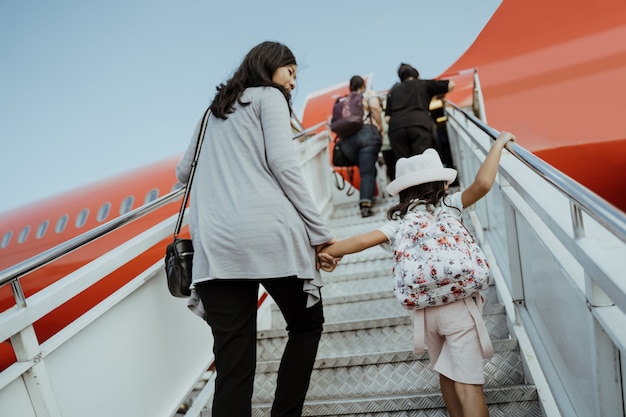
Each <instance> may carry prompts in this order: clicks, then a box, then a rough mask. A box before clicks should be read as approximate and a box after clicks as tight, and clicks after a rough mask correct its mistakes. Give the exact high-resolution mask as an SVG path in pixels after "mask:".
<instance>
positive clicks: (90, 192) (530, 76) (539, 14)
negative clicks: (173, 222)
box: [0, 0, 626, 370]
mask: <svg viewBox="0 0 626 417" xmlns="http://www.w3.org/2000/svg"><path fill="white" fill-rule="evenodd" d="M555 22H557V23H558V24H555ZM581 22H585V23H584V24H581ZM529 26H532V30H530V31H529V30H527V28H528V27H529ZM522 34H523V36H522ZM622 39H626V3H625V2H624V1H623V0H605V1H603V7H602V8H600V7H597V5H596V4H595V3H576V4H570V3H568V2H563V1H555V2H545V1H542V0H528V1H504V2H503V3H502V4H501V6H500V7H499V8H498V9H497V10H496V12H495V13H494V15H493V17H492V18H491V20H490V21H489V22H488V23H487V25H486V26H485V28H484V29H483V31H482V32H481V33H480V34H479V36H478V37H477V39H476V41H475V42H474V43H473V44H472V46H471V47H470V48H469V49H468V50H467V51H466V52H465V53H464V54H463V55H462V56H461V57H460V58H459V59H458V60H457V61H456V62H455V63H454V64H452V65H451V66H450V67H449V68H448V69H447V70H446V71H444V72H443V73H442V74H441V75H440V76H438V77H437V78H441V79H453V80H455V83H456V85H457V87H456V88H455V90H454V91H453V92H452V93H450V94H449V95H448V96H447V98H448V99H449V100H450V101H453V102H455V103H457V104H459V105H461V106H468V107H471V106H472V105H473V103H474V99H473V98H474V94H475V93H476V92H475V91H474V89H473V85H474V84H473V80H474V78H473V77H474V75H475V74H476V73H477V74H478V79H479V80H480V85H481V88H482V94H483V96H484V99H485V102H486V103H487V106H488V108H487V114H488V117H489V124H490V125H492V126H493V127H495V128H501V129H506V130H509V131H512V132H515V134H516V135H517V136H518V138H519V143H520V144H521V145H522V146H524V147H525V148H526V149H528V150H530V151H532V152H533V153H535V154H536V155H537V156H539V157H541V158H543V159H544V160H545V161H547V162H548V163H550V164H552V165H553V166H555V167H557V168H558V169H560V170H561V171H563V172H564V173H566V174H568V175H569V176H571V177H572V178H574V179H575V180H577V181H578V182H580V183H581V184H583V185H585V186H586V187H588V188H589V189H591V190H593V191H594V192H596V193H597V194H598V195H600V196H601V197H602V198H604V199H606V200H607V201H609V202H611V203H612V204H614V205H615V206H616V207H618V208H620V209H621V210H622V211H626V195H624V193H615V192H614V191H615V190H621V189H624V187H626V175H624V172H626V152H624V149H626V129H625V128H624V125H623V122H622V117H623V116H622V114H621V113H622V106H621V105H620V103H621V101H622V99H623V97H624V96H626V84H625V83H623V77H624V74H626V58H625V56H626V44H625V43H624V42H621V41H619V40H622ZM616 40H617V41H616ZM345 92H346V86H345V85H339V86H337V87H334V88H330V89H326V90H323V91H320V92H317V93H314V94H311V95H310V96H309V97H307V101H306V105H305V108H304V112H303V114H302V117H300V119H299V121H300V122H299V123H300V124H301V125H302V126H303V127H305V128H306V127H311V126H319V129H323V128H324V127H323V125H324V122H326V121H327V120H328V117H329V116H330V112H331V109H332V103H333V102H334V100H335V99H336V97H337V96H338V95H339V94H343V93H345ZM381 94H382V92H381ZM475 113H480V109H475ZM482 116H485V115H482ZM179 158H180V155H175V156H172V157H170V158H167V159H164V160H162V161H159V162H157V163H154V164H151V165H148V166H145V167H140V168H138V169H136V170H133V171H130V172H127V173H125V174H122V175H117V176H114V177H112V178H109V179H107V180H104V181H99V182H96V183H94V184H90V185H88V186H84V187H80V188H77V189H75V190H72V191H69V192H66V193H62V194H59V195H57V196H54V197H51V198H47V199H44V200H41V201H37V202H35V203H32V204H29V205H27V206H24V207H19V208H16V209H14V210H11V211H8V212H6V213H4V214H3V215H2V217H1V218H0V270H6V269H7V268H10V267H12V266H14V265H16V264H18V263H19V262H22V261H25V260H27V259H29V258H31V257H32V256H35V255H38V254H40V253H42V252H44V251H46V250H49V249H50V248H53V247H55V246H56V245H58V244H60V243H63V242H66V241H68V240H69V239H72V238H74V237H76V236H78V235H80V234H82V233H84V232H86V231H88V230H91V229H93V228H94V227H97V226H100V225H102V224H104V223H106V222H107V221H110V220H111V219H114V218H116V217H118V216H120V215H122V214H125V213H128V212H129V211H131V210H133V209H136V208H137V207H139V206H141V205H143V204H145V203H147V202H150V201H153V200H154V199H156V198H157V197H160V196H163V195H165V194H167V193H169V192H170V191H172V190H174V189H176V188H177V187H178V185H177V180H176V178H175V176H174V172H175V166H176V163H177V162H178V160H179ZM337 172H338V173H339V174H341V175H344V174H345V172H344V171H342V169H340V168H338V169H337ZM354 181H355V184H354V185H355V187H358V177H357V178H356V179H355V180H354ZM179 204H180V203H179V202H172V203H171V204H167V205H165V206H164V207H162V208H161V209H159V210H157V211H156V212H155V213H153V214H151V215H150V216H148V217H147V218H145V219H142V220H140V221H137V222H133V223H130V224H128V225H126V226H124V227H123V228H122V229H121V230H119V231H116V232H114V233H112V234H110V235H108V236H106V238H102V239H99V240H96V241H95V242H93V243H91V244H90V245H88V246H86V247H84V248H81V249H79V250H77V251H75V252H72V253H70V254H68V255H67V256H65V257H62V258H60V259H59V260H57V261H54V262H52V263H50V264H47V265H45V266H44V267H42V268H40V269H38V270H35V271H32V272H30V273H29V274H27V275H25V276H23V277H22V278H20V282H21V284H22V287H23V290H24V293H25V296H26V297H28V296H30V295H32V294H35V293H36V292H37V291H39V290H41V289H42V288H45V287H46V286H48V285H50V284H51V283H53V282H55V281H57V280H59V279H60V278H61V277H63V276H66V275H67V274H68V273H69V272H71V271H73V270H75V269H77V268H78V267H80V266H82V265H85V264H86V263H88V262H89V261H91V260H93V259H95V258H96V257H98V256H99V255H100V254H102V253H105V252H106V251H107V250H109V249H110V248H113V247H116V246H118V245H120V244H121V243H122V242H124V241H126V240H128V239H129V238H130V237H132V236H135V235H136V234H137V233H139V232H140V231H142V230H146V229H147V228H148V227H150V226H152V225H155V224H157V223H159V222H160V221H162V220H164V219H165V218H168V217H170V216H172V215H173V214H175V213H176V212H177V211H178V209H179ZM166 243H168V240H164V241H162V242H160V243H159V244H157V245H155V246H154V247H152V248H150V249H149V250H147V251H146V252H145V254H144V255H142V256H140V257H138V258H137V259H135V260H133V261H131V262H129V263H128V264H126V265H124V266H123V267H121V268H119V269H118V270H116V271H114V272H113V273H111V274H109V275H108V276H107V277H106V278H104V279H103V280H101V281H100V282H98V283H97V284H95V285H93V286H92V287H90V288H88V289H87V290H86V291H84V292H83V293H81V294H80V295H79V296H77V297H75V299H72V300H70V301H68V302H67V303H65V304H64V305H63V306H62V307H61V308H59V309H57V310H56V311H54V312H53V313H51V314H49V315H48V316H46V317H44V318H42V319H41V320H39V321H38V322H37V323H36V324H35V331H36V333H37V336H38V338H39V339H40V341H45V340H46V339H47V338H49V337H50V336H51V335H53V334H55V333H56V332H58V331H59V330H61V329H62V328H63V327H65V326H66V325H67V324H69V323H71V322H72V321H73V320H75V319H76V318H77V317H79V316H80V315H81V314H83V313H84V312H86V311H87V310H89V308H91V307H92V306H94V305H96V304H97V303H98V302H100V301H101V300H103V299H105V298H106V297H107V296H108V295H110V294H112V293H113V292H114V291H115V290H117V289H118V288H120V287H121V286H122V285H124V284H125V283H126V282H127V281H128V279H129V278H130V277H134V276H136V275H137V271H141V270H142V269H143V268H145V267H146V265H152V264H153V263H154V262H156V261H157V260H158V259H160V258H162V257H163V255H164V247H165V244H166ZM11 308H17V307H16V306H15V300H14V296H13V294H12V291H11V286H9V285H5V286H4V287H1V288H0V312H2V311H5V310H7V309H11ZM14 361H15V357H14V355H13V350H12V347H11V346H10V342H9V341H4V342H2V343H0V370H3V369H5V368H7V367H8V366H9V365H10V364H11V363H13V362H14Z"/></svg>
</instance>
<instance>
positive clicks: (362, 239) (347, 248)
mask: <svg viewBox="0 0 626 417" xmlns="http://www.w3.org/2000/svg"><path fill="white" fill-rule="evenodd" d="M387 241H388V239H387V236H385V234H384V233H383V232H381V231H380V230H374V231H372V232H368V233H363V234H360V235H356V236H352V237H349V238H347V239H343V240H338V241H336V242H334V243H331V244H330V245H328V246H326V247H324V248H323V249H322V253H327V254H329V255H330V256H332V257H334V258H340V257H342V256H344V255H347V254H349V253H356V252H361V251H362V250H364V249H367V248H371V247H372V246H376V245H380V244H381V243H385V242H387Z"/></svg>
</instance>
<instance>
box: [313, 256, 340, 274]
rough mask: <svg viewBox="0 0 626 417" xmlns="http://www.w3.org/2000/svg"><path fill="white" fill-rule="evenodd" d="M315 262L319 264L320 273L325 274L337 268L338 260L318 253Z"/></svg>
mask: <svg viewBox="0 0 626 417" xmlns="http://www.w3.org/2000/svg"><path fill="white" fill-rule="evenodd" d="M317 260H318V262H319V264H320V268H321V269H322V271H326V272H333V271H334V270H335V268H336V267H337V263H338V262H339V258H333V257H332V256H330V255H329V254H327V253H325V252H320V253H318V254H317Z"/></svg>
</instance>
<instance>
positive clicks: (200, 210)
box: [176, 87, 332, 315]
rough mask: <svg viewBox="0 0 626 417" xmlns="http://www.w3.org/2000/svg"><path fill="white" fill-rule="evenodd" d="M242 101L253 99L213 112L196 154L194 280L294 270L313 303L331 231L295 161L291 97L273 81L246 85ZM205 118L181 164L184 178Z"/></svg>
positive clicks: (192, 203)
mask: <svg viewBox="0 0 626 417" xmlns="http://www.w3.org/2000/svg"><path fill="white" fill-rule="evenodd" d="M241 101H243V102H250V103H251V104H250V105H248V106H241V105H240V104H238V103H237V104H236V105H235V112H234V113H232V114H230V115H229V116H228V119H227V120H222V119H219V118H217V117H214V116H212V115H211V117H210V119H209V122H208V125H207V130H206V134H205V138H204V142H203V144H202V148H201V151H200V156H199V158H198V166H197V168H196V172H195V176H194V179H193V183H192V186H191V193H190V199H189V201H190V203H189V204H190V213H189V214H190V219H189V227H190V233H191V238H192V240H193V246H194V258H193V283H198V282H202V281H206V280H209V279H216V278H219V279H262V278H281V277H288V276H297V277H298V278H300V279H303V280H305V285H304V288H305V291H306V292H307V293H309V295H310V296H309V305H312V304H314V303H315V302H317V301H318V300H319V299H320V293H319V288H320V287H321V286H322V285H323V284H322V280H321V276H320V273H319V271H317V270H316V268H315V248H314V245H319V244H322V243H326V242H328V241H329V240H331V239H332V236H331V234H330V231H329V230H328V228H327V226H326V222H325V220H324V219H323V218H322V217H321V215H320V214H319V211H318V210H317V207H316V206H315V203H314V201H313V199H312V198H311V196H310V194H309V192H308V189H307V186H306V184H305V182H304V179H303V177H302V173H301V171H300V168H299V167H298V162H297V160H296V157H295V153H294V151H293V144H292V136H293V132H292V130H291V123H290V115H289V109H288V106H287V101H286V100H285V97H284V96H283V94H282V93H281V92H280V91H279V90H278V89H276V88H273V87H255V88H248V89H247V90H246V91H245V92H244V94H243V95H242V97H241ZM200 125H201V121H200V122H199V123H198V126H197V127H196V129H195V132H194V134H193V135H192V139H191V142H190V143H189V147H188V148H187V151H186V152H185V154H184V156H183V158H182V160H181V161H180V162H179V164H178V166H177V167H176V177H177V178H178V180H179V181H180V182H181V183H183V184H186V183H187V180H188V179H189V173H190V170H191V162H192V161H193V157H194V151H195V146H196V139H197V136H198V131H199V129H200ZM195 295H196V294H192V301H191V303H192V304H193V303H194V302H195V301H193V298H194V296H195ZM196 301H197V300H196ZM190 307H192V306H190ZM192 310H193V308H192ZM197 313H198V312H197ZM198 314H200V315H202V314H201V313H198Z"/></svg>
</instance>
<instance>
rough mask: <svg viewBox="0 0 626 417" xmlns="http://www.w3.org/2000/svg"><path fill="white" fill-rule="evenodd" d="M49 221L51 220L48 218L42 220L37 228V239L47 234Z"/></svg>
mask: <svg viewBox="0 0 626 417" xmlns="http://www.w3.org/2000/svg"><path fill="white" fill-rule="evenodd" d="M49 223H50V222H49V221H48V220H44V221H43V222H41V224H40V225H39V228H38V229H37V239H41V238H42V237H43V235H45V234H46V230H48V224H49Z"/></svg>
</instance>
